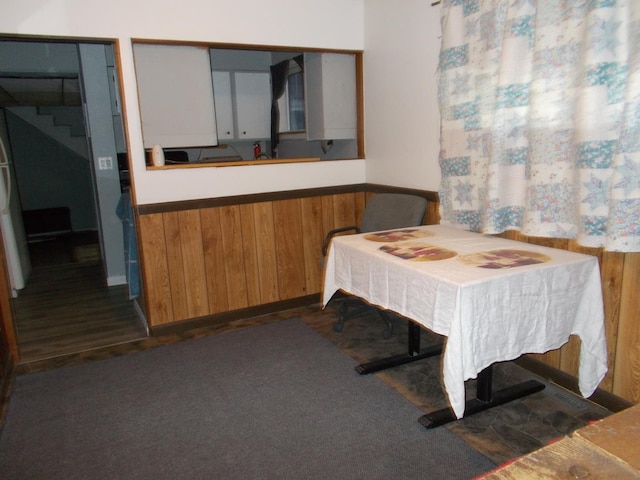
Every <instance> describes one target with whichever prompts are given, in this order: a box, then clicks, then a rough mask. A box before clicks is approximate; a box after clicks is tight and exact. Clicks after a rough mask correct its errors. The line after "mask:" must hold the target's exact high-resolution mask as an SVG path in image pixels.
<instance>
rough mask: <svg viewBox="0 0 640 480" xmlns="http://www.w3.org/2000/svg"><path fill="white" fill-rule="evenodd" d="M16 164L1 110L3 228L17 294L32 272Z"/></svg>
mask: <svg viewBox="0 0 640 480" xmlns="http://www.w3.org/2000/svg"><path fill="white" fill-rule="evenodd" d="M15 185H16V176H15V172H14V171H13V168H12V162H11V150H10V149H9V134H8V130H7V123H6V117H5V115H4V111H3V110H0V229H1V231H2V239H3V240H4V251H5V257H6V259H7V268H8V272H9V282H10V284H11V294H12V296H13V297H17V296H18V293H19V291H20V290H22V289H23V288H24V286H25V283H26V281H27V279H28V278H29V274H30V273H31V259H30V257H29V245H28V244H27V235H26V233H25V230H24V223H23V221H22V208H21V206H20V197H19V195H18V189H17V188H16V187H15Z"/></svg>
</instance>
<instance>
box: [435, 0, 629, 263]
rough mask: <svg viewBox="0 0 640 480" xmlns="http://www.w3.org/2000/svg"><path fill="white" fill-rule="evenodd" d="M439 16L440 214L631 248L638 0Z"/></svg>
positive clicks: (479, 0) (458, 7)
mask: <svg viewBox="0 0 640 480" xmlns="http://www.w3.org/2000/svg"><path fill="white" fill-rule="evenodd" d="M441 12H442V32H443V36H442V49H441V53H440V66H439V85H438V90H439V91H438V98H439V102H440V112H441V129H442V131H441V145H440V159H439V160H440V166H441V170H442V183H441V186H440V191H439V194H440V205H441V211H440V214H441V222H442V223H443V224H450V225H456V226H459V227H461V228H466V229H470V230H474V231H482V232H485V233H500V232H503V231H505V230H510V229H513V230H519V231H521V232H523V233H525V234H527V235H532V236H542V237H557V238H576V239H577V240H578V242H579V243H581V244H583V245H585V246H591V247H605V248H606V249H608V250H613V251H623V252H634V251H640V0H554V1H549V0H443V1H442V4H441Z"/></svg>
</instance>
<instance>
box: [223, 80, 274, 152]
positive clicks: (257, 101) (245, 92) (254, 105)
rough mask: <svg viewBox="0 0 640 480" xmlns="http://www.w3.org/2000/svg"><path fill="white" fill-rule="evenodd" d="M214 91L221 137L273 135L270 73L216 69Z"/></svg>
mask: <svg viewBox="0 0 640 480" xmlns="http://www.w3.org/2000/svg"><path fill="white" fill-rule="evenodd" d="M212 78H213V91H214V98H215V106H216V124H217V130H218V138H219V139H227V140H234V139H235V140H262V139H267V138H269V137H270V136H271V83H270V74H269V73H268V72H220V71H214V72H213V74H212Z"/></svg>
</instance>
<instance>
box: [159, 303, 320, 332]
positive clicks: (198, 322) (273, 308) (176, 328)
mask: <svg viewBox="0 0 640 480" xmlns="http://www.w3.org/2000/svg"><path fill="white" fill-rule="evenodd" d="M319 302H320V294H319V293H314V294H312V295H305V296H304V297H297V298H291V299H288V300H282V301H279V302H273V303H266V304H263V305H256V306H254V307H247V308H242V309H239V310H232V311H230V312H223V313H216V314H215V315H207V316H204V317H199V318H193V319H189V320H184V321H181V322H176V323H169V324H166V325H157V326H155V327H151V328H150V331H149V333H150V334H151V336H154V337H155V336H160V335H172V334H176V333H180V332H184V331H186V330H191V329H193V328H200V327H210V326H213V325H219V324H225V323H228V322H230V321H233V320H240V319H243V318H249V317H256V316H259V315H266V314H269V313H275V312H280V311H282V310H289V309H291V308H296V307H304V306H307V305H313V304H314V303H319Z"/></svg>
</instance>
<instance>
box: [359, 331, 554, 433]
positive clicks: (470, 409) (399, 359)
mask: <svg viewBox="0 0 640 480" xmlns="http://www.w3.org/2000/svg"><path fill="white" fill-rule="evenodd" d="M408 323H409V334H408V342H407V344H408V348H407V353H405V354H400V355H393V356H391V357H385V358H382V359H379V360H373V361H371V362H366V363H361V364H360V365H356V367H355V369H356V371H357V372H358V373H359V374H360V375H366V374H369V373H375V372H379V371H381V370H385V369H387V368H393V367H398V366H400V365H404V364H407V363H411V362H415V361H417V360H422V359H424V358H429V357H434V356H436V355H440V354H441V353H442V350H443V345H442V344H439V345H431V346H429V347H428V348H426V349H425V350H423V351H421V350H420V326H418V325H417V324H416V323H414V322H412V321H408ZM492 377H493V369H492V366H489V367H487V368H485V369H484V370H482V371H481V372H480V373H479V374H478V382H477V387H476V398H474V399H472V400H467V402H466V403H465V409H464V416H465V417H468V416H469V415H473V414H475V413H478V412H483V411H485V410H488V409H490V408H493V407H497V406H498V405H503V404H505V403H508V402H511V401H512V400H516V399H518V398H522V397H526V396H527V395H531V394H532V393H536V392H539V391H541V390H543V389H544V387H545V385H544V384H543V383H541V382H538V381H537V380H528V381H526V382H522V383H519V384H516V385H512V386H509V387H506V388H503V389H501V390H498V391H497V392H492V383H493V379H492ZM455 420H457V418H456V416H455V414H454V413H453V411H452V410H451V409H450V408H443V409H441V410H437V411H435V412H431V413H427V414H425V415H423V416H422V417H420V418H419V420H418V421H419V422H420V424H421V425H423V426H424V427H426V428H435V427H439V426H441V425H444V424H446V423H449V422H452V421H455Z"/></svg>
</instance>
